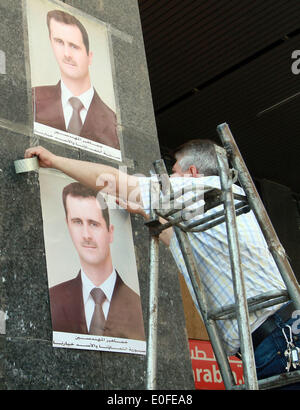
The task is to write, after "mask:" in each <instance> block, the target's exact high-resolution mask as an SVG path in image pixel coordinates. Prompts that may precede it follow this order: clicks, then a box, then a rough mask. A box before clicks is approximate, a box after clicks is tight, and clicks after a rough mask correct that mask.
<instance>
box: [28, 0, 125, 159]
mask: <svg viewBox="0 0 300 410" xmlns="http://www.w3.org/2000/svg"><path fill="white" fill-rule="evenodd" d="M27 20H28V38H29V55H30V68H31V85H32V101H33V117H34V132H35V134H37V135H39V136H42V137H44V138H47V139H50V140H53V141H56V142H60V143H63V144H67V145H70V146H72V147H76V148H80V149H83V150H86V151H89V152H92V153H95V154H99V155H103V156H106V157H109V158H112V159H116V160H119V161H121V150H120V140H119V135H120V132H121V131H120V130H121V127H120V121H119V119H118V117H119V114H118V113H117V111H118V109H117V103H116V97H115V93H114V84H113V63H112V59H111V55H110V47H109V43H110V39H109V33H108V30H107V25H106V24H105V23H104V22H101V21H100V20H97V19H95V18H94V17H91V16H88V15H86V14H85V13H83V12H81V11H80V10H78V9H75V8H73V7H71V6H68V5H66V4H64V3H63V2H61V1H54V0H30V1H27Z"/></svg>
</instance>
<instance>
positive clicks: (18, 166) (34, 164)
mask: <svg viewBox="0 0 300 410" xmlns="http://www.w3.org/2000/svg"><path fill="white" fill-rule="evenodd" d="M14 164H15V170H16V173H17V174H20V173H22V172H29V171H35V170H37V169H39V161H38V159H37V157H33V158H25V159H18V160H17V161H15V162H14Z"/></svg>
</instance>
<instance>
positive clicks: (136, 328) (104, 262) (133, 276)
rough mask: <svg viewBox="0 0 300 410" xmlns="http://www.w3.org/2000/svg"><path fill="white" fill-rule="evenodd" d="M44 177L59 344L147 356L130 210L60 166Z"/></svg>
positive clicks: (44, 172)
mask: <svg viewBox="0 0 300 410" xmlns="http://www.w3.org/2000/svg"><path fill="white" fill-rule="evenodd" d="M39 180H40V194H41V206H42V216H43V231H44V242H45V252H46V263H47V276H48V286H49V300H50V309H51V320H52V330H53V346H54V347H61V348H73V349H87V350H104V351H111V352H122V353H132V354H141V355H145V354H146V340H145V329H144V322H143V314H142V304H141V297H140V287H139V280H138V273H137V267H136V260H135V251H134V244H133V237H132V228H131V220H130V215H129V213H128V212H127V211H125V210H124V209H122V208H119V207H118V206H116V204H115V201H114V200H113V199H112V198H110V197H109V196H108V195H106V194H101V193H99V192H97V191H94V190H92V189H90V188H87V187H85V186H83V185H82V184H80V183H79V182H76V181H74V180H72V179H71V178H69V177H67V176H65V175H64V174H62V173H60V172H58V171H55V170H47V169H40V171H39Z"/></svg>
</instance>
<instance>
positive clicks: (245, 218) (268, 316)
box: [25, 139, 300, 389]
mask: <svg viewBox="0 0 300 410" xmlns="http://www.w3.org/2000/svg"><path fill="white" fill-rule="evenodd" d="M33 156H37V157H38V158H39V164H40V166H41V167H49V168H55V169H58V170H60V171H62V172H64V173H65V174H67V175H69V176H70V177H72V178H74V179H76V180H78V181H79V182H81V183H83V184H85V185H88V186H91V187H92V188H94V189H98V190H103V191H105V192H107V193H108V194H111V195H115V196H116V198H117V200H118V201H119V203H121V204H122V203H123V202H125V204H129V203H130V209H129V206H128V210H130V211H131V212H135V213H140V214H142V215H143V216H144V217H146V218H148V215H149V213H150V200H151V198H150V180H151V178H141V177H135V176H130V175H127V174H124V173H121V172H120V171H118V170H117V169H115V168H113V167H110V166H106V165H102V164H95V163H87V162H83V161H78V160H73V159H69V158H64V157H59V156H56V155H54V154H52V153H50V152H49V151H47V150H46V149H44V148H42V147H33V148H29V149H28V150H26V152H25V157H26V158H30V157H33ZM175 158H176V162H175V165H174V166H173V175H172V176H171V179H170V181H171V185H172V188H173V189H174V191H175V190H177V189H178V188H183V189H184V187H185V185H186V184H188V183H189V182H190V181H191V180H193V181H197V182H200V184H204V185H209V186H211V187H215V188H218V189H220V181H219V176H218V167H217V161H216V155H215V150H214V143H213V142H212V141H209V140H200V139H199V140H194V141H191V142H189V143H187V144H185V145H184V146H182V147H180V149H179V150H178V151H177V153H176V155H175ZM110 182H113V183H110ZM125 188H126V189H125ZM115 189H116V191H115ZM233 190H234V191H235V192H237V193H239V194H243V190H242V189H241V188H240V187H238V186H234V189H233ZM208 212H211V213H214V212H218V208H214V209H211V210H210V211H208ZM237 230H238V236H239V243H240V253H241V264H242V269H243V273H244V278H245V287H246V292H247V298H248V297H253V296H256V295H257V294H260V293H263V292H268V291H270V290H280V289H285V285H284V282H283V281H282V278H281V276H280V274H279V271H278V269H277V266H276V264H275V263H274V260H273V258H272V255H271V254H270V251H269V249H268V246H267V244H266V242H265V239H264V237H263V235H262V233H261V230H260V227H259V225H258V224H257V221H256V219H255V217H254V215H253V213H252V211H250V212H248V213H246V214H242V215H239V216H238V217H237ZM188 238H189V242H190V245H191V247H192V251H193V254H194V257H195V260H196V263H197V264H198V268H199V271H200V272H201V275H202V277H203V278H202V279H203V283H204V285H205V291H206V293H207V297H208V302H209V304H210V306H212V307H215V308H220V307H222V306H225V305H228V304H233V303H235V301H234V296H233V286H232V277H231V268H230V260H229V253H228V242H227V233H226V226H225V224H224V223H223V224H219V225H217V226H215V227H212V228H211V229H209V230H208V231H206V232H200V233H197V232H189V233H188ZM160 239H162V240H163V241H164V242H165V243H166V244H167V245H168V246H169V247H170V250H171V252H172V254H173V257H174V259H175V261H176V264H177V266H178V268H179V270H180V271H181V272H182V274H183V275H184V277H185V279H186V282H187V286H188V288H189V290H190V292H191V295H192V297H193V299H194V302H195V304H196V306H197V307H198V303H197V300H196V298H195V294H194V290H193V287H192V286H191V281H190V278H189V275H188V274H187V271H186V266H185V263H184V261H183V258H182V254H181V250H180V247H179V245H178V242H177V239H176V237H175V235H173V232H172V228H170V229H168V230H165V231H163V232H162V234H161V237H160ZM198 309H199V307H198ZM294 311H295V308H294V306H293V304H292V303H283V304H280V305H276V306H270V307H268V308H264V309H262V310H259V311H256V312H254V313H250V315H249V320H250V328H251V332H252V340H253V347H254V352H255V362H256V370H257V376H258V379H262V378H266V377H270V376H273V375H278V374H281V373H285V372H286V371H287V370H288V371H290V370H294V369H296V368H297V367H298V365H299V364H300V363H299V358H300V354H299V350H298V349H300V339H299V337H298V336H297V335H295V334H294V333H295V332H296V333H297V329H295V326H293V324H295V323H296V322H295V321H296V320H297V316H296V317H292V314H293V312H294ZM218 328H219V331H220V334H221V338H222V340H223V343H224V346H225V350H226V352H227V354H228V355H232V354H238V353H239V347H240V340H239V333H238V328H237V323H236V320H235V319H226V320H222V321H218ZM299 333H300V329H299ZM291 349H292V350H293V351H294V353H296V354H299V356H298V357H297V360H296V359H295V358H293V361H291V358H290V355H289V354H287V352H290V351H291ZM284 388H286V389H300V382H297V383H294V384H292V385H288V386H285V387H284Z"/></svg>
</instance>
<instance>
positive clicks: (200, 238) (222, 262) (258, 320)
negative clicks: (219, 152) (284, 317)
mask: <svg viewBox="0 0 300 410" xmlns="http://www.w3.org/2000/svg"><path fill="white" fill-rule="evenodd" d="M151 178H155V177H151ZM170 181H171V184H172V188H173V191H174V192H177V191H178V190H179V189H184V187H185V186H186V184H190V183H191V181H192V182H193V184H195V186H197V187H198V189H202V188H203V185H204V186H211V187H215V188H219V189H220V180H219V177H217V176H210V177H202V178H181V177H176V178H170ZM139 185H140V189H141V196H142V200H143V205H144V209H145V211H146V212H147V213H149V212H150V196H149V192H150V189H149V187H150V178H140V179H139ZM233 191H234V192H235V193H238V194H241V195H244V191H243V190H242V188H240V187H238V186H236V185H233ZM198 192H199V191H198ZM190 195H191V193H186V194H184V196H183V198H184V199H185V200H186V198H187V197H188V196H190ZM203 204H204V202H203V200H202V201H200V202H198V203H197V205H198V206H199V205H200V206H201V205H203ZM221 209H223V205H221V206H218V207H216V208H213V209H211V210H209V211H207V212H206V213H205V214H204V216H205V217H206V216H208V215H211V214H214V213H216V212H218V211H220V210H221ZM201 217H202V216H196V217H194V218H193V219H191V220H189V222H191V221H194V220H196V219H199V218H201ZM236 220H237V227H238V236H239V245H240V253H241V263H242V270H243V274H244V280H245V288H246V293H247V298H250V297H252V296H256V295H259V294H261V293H264V292H268V291H271V290H279V289H285V285H284V283H283V281H282V279H281V275H280V273H279V271H278V268H277V266H276V264H275V262H274V260H273V257H272V255H271V253H270V251H269V249H268V246H267V244H266V241H265V239H264V236H263V234H262V232H261V230H260V227H259V225H258V223H257V220H256V218H255V216H254V214H253V212H252V211H250V212H248V213H246V214H242V215H240V216H238V217H237V219H236ZM188 237H189V241H190V245H191V247H192V250H193V253H194V256H195V259H196V262H197V264H198V270H199V272H200V275H201V279H202V282H203V285H204V288H205V293H206V295H207V303H208V306H209V308H213V309H217V308H220V307H222V306H226V305H228V304H232V303H235V301H234V294H233V285H232V275H231V265H230V258H229V250H228V241H227V231H226V224H225V223H222V224H219V225H217V226H215V227H213V228H210V229H209V230H207V231H204V232H189V233H188ZM170 250H171V252H172V255H173V257H174V259H175V262H176V264H177V266H178V268H179V270H180V272H181V273H182V274H183V276H184V278H185V281H186V284H187V286H188V289H189V291H190V293H191V296H192V298H193V301H194V303H195V305H196V306H197V308H198V310H199V313H200V309H199V306H198V303H197V301H196V297H195V294H194V290H193V287H192V284H191V280H190V278H189V275H188V272H187V269H186V266H185V263H184V260H183V256H182V254H181V250H180V247H179V244H178V242H177V238H176V236H175V235H174V234H173V235H172V239H171V242H170ZM279 307H280V305H275V306H271V307H269V308H265V309H263V310H260V311H257V312H255V313H250V326H251V331H252V332H253V331H254V330H255V329H257V328H258V327H259V326H260V325H261V324H262V323H263V322H264V321H265V320H266V318H267V317H268V316H270V315H271V314H273V313H274V311H275V310H277V309H279ZM217 324H218V327H219V329H220V331H221V335H222V338H223V341H224V345H225V349H226V351H227V354H228V355H231V354H234V353H236V352H237V350H238V349H239V346H240V342H239V332H238V326H237V321H236V320H235V319H230V320H229V319H226V320H218V321H217Z"/></svg>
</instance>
